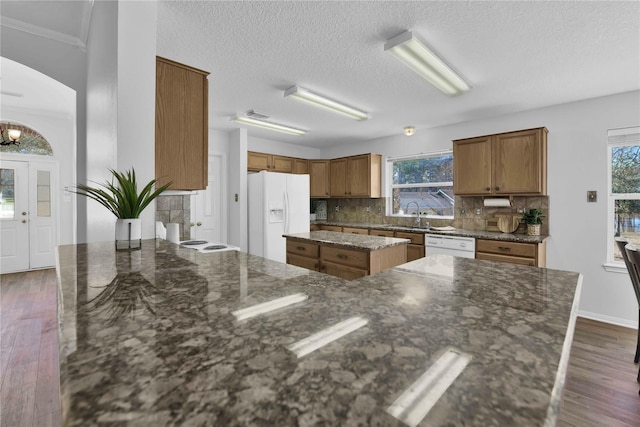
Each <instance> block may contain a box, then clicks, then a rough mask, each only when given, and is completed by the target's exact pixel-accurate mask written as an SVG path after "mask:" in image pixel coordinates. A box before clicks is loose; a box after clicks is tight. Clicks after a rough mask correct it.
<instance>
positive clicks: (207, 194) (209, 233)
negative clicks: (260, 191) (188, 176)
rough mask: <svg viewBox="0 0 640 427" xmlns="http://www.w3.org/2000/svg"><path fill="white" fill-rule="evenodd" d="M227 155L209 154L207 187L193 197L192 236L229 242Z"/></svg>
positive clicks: (193, 237) (212, 240) (211, 240)
mask: <svg viewBox="0 0 640 427" xmlns="http://www.w3.org/2000/svg"><path fill="white" fill-rule="evenodd" d="M226 164H227V162H226V156H225V155H224V154H211V155H209V168H208V170H209V174H208V178H207V188H206V189H205V190H199V191H198V192H197V194H196V195H195V196H193V197H191V212H192V215H191V218H192V220H191V238H192V239H199V240H208V241H210V242H219V243H225V244H226V243H228V242H227V230H226V223H227V207H226V200H227V197H226V193H227V191H226V188H227V184H226V180H225V177H226V176H227V171H226Z"/></svg>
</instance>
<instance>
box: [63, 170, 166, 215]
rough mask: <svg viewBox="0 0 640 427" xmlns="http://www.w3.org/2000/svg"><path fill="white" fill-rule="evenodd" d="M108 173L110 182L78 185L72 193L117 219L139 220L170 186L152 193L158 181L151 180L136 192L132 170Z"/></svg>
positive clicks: (133, 171) (164, 186) (134, 172)
mask: <svg viewBox="0 0 640 427" xmlns="http://www.w3.org/2000/svg"><path fill="white" fill-rule="evenodd" d="M109 171H110V172H111V174H112V175H113V177H112V178H111V181H106V182H105V183H104V184H98V185H99V186H100V187H91V186H89V185H84V184H78V185H76V186H75V189H74V190H72V191H73V192H74V193H76V194H80V195H82V196H86V197H88V198H90V199H93V200H95V201H96V202H98V203H100V204H101V205H102V206H104V207H105V208H107V209H109V211H111V213H113V214H114V215H115V216H116V217H117V218H119V219H131V218H139V217H140V214H141V213H142V211H143V210H144V209H145V208H146V207H147V206H148V205H149V203H151V201H153V199H155V198H156V197H158V196H159V195H160V193H162V192H163V191H164V190H166V189H167V188H169V186H170V185H171V182H169V183H168V184H165V185H163V186H162V187H160V188H157V189H155V191H154V190H153V187H154V185H155V184H156V182H157V181H158V180H157V179H152V180H151V181H149V183H147V185H145V186H144V188H143V189H142V191H140V192H138V182H137V181H136V171H135V170H134V169H133V168H131V170H130V171H129V170H128V171H125V172H118V171H116V170H113V169H109ZM114 179H115V182H114Z"/></svg>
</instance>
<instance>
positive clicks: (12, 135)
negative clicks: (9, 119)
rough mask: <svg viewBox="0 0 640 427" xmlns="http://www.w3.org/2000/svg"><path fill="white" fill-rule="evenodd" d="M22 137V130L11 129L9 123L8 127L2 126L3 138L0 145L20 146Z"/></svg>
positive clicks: (0, 127)
mask: <svg viewBox="0 0 640 427" xmlns="http://www.w3.org/2000/svg"><path fill="white" fill-rule="evenodd" d="M5 133H6V134H7V138H8V140H7V139H6V138H5V136H4V135H5ZM21 135H22V132H21V131H20V129H11V125H10V124H9V123H7V124H6V127H2V126H0V136H1V137H2V140H1V141H0V145H11V144H13V145H19V144H20V136H21Z"/></svg>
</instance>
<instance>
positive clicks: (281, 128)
mask: <svg viewBox="0 0 640 427" xmlns="http://www.w3.org/2000/svg"><path fill="white" fill-rule="evenodd" d="M231 121H232V122H237V123H242V124H245V125H250V126H256V127H260V128H264V129H269V130H274V131H276V132H282V133H287V134H289V135H304V134H306V133H307V131H306V130H302V129H296V128H292V127H290V126H285V125H280V124H278V123H273V122H267V121H265V120H257V119H253V118H251V117H247V116H241V115H239V114H236V115H235V116H233V117H231Z"/></svg>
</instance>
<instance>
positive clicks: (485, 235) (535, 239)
mask: <svg viewBox="0 0 640 427" xmlns="http://www.w3.org/2000/svg"><path fill="white" fill-rule="evenodd" d="M311 224H318V225H320V224H326V225H336V226H339V227H355V228H368V229H376V230H393V231H407V232H411V233H429V234H441V235H449V236H462V237H473V238H476V239H489V240H501V241H505V242H521V243H542V242H544V241H545V240H546V239H548V238H549V236H529V235H526V234H513V233H501V232H499V231H484V230H466V229H462V228H456V229H455V230H451V231H442V230H436V229H434V228H429V229H427V228H421V227H402V226H399V225H392V224H371V223H353V222H336V221H311Z"/></svg>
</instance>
